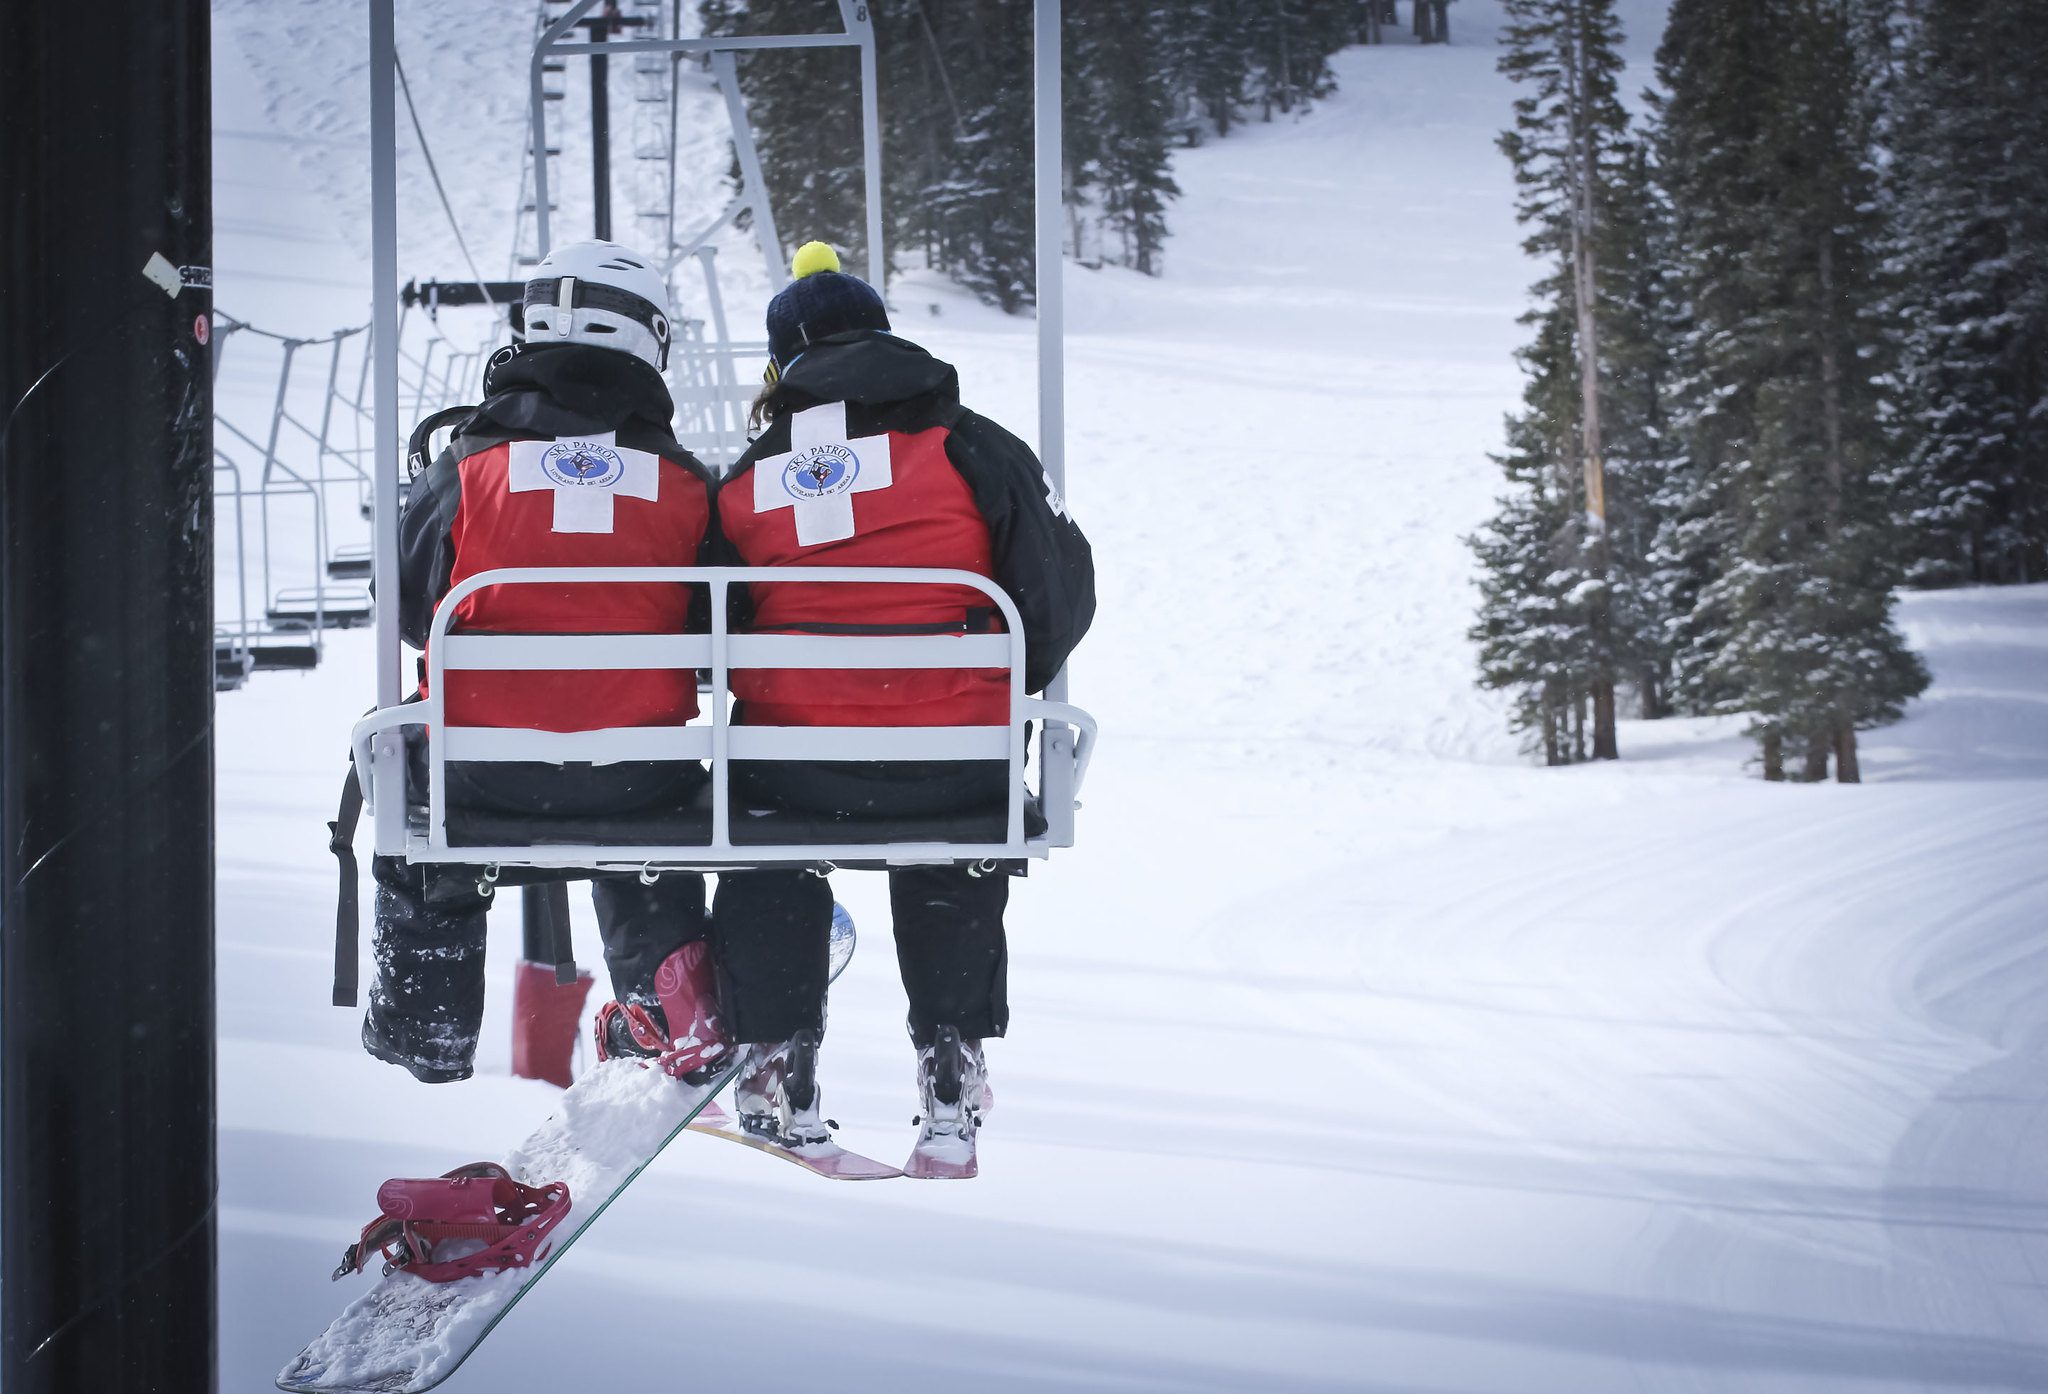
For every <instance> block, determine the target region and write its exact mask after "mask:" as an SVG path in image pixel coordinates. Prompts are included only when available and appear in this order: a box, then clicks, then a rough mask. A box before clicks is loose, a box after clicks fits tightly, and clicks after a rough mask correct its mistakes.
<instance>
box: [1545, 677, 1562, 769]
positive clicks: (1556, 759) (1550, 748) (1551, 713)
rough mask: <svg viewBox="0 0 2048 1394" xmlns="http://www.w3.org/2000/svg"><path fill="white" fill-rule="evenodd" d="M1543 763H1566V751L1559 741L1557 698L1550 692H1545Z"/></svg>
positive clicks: (1552, 764)
mask: <svg viewBox="0 0 2048 1394" xmlns="http://www.w3.org/2000/svg"><path fill="white" fill-rule="evenodd" d="M1543 763H1544V764H1546V765H1550V766H1553V767H1555V766H1557V765H1562V764H1563V763H1564V752H1563V751H1561V750H1559V749H1558V743H1557V698H1556V695H1555V694H1554V693H1550V692H1545V693H1544V694H1543Z"/></svg>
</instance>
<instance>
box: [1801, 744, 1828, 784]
mask: <svg viewBox="0 0 2048 1394" xmlns="http://www.w3.org/2000/svg"><path fill="white" fill-rule="evenodd" d="M1834 739H1835V738H1834V733H1833V732H1832V731H1816V732H1814V733H1813V735H1812V736H1811V737H1809V738H1808V739H1807V742H1806V768H1805V769H1803V770H1801V771H1800V772H1799V778H1800V781H1801V782H1802V783H1806V784H1818V783H1820V782H1821V781H1822V780H1824V779H1826V778H1827V777H1828V755H1829V753H1830V752H1831V751H1832V750H1833V749H1834Z"/></svg>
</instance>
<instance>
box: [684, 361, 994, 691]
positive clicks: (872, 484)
mask: <svg viewBox="0 0 2048 1394" xmlns="http://www.w3.org/2000/svg"><path fill="white" fill-rule="evenodd" d="M789 423H790V442H791V447H792V448H791V449H790V450H789V451H788V452H787V453H784V454H779V455H777V454H770V455H765V456H763V457H761V458H759V459H757V460H755V461H754V462H753V463H752V464H750V465H747V466H745V467H743V468H742V469H741V470H740V472H739V473H737V474H735V475H734V476H733V477H732V478H730V479H728V480H726V481H725V482H724V484H723V485H721V487H720V489H719V493H718V514H719V523H720V526H721V527H722V528H723V530H724V533H725V537H726V539H727V541H728V542H729V543H730V544H731V546H732V548H733V549H734V550H735V551H737V553H738V554H739V558H740V560H741V561H742V562H744V564H746V565H748V566H781V567H791V568H798V569H800V568H802V567H806V566H876V567H882V566H918V567H946V568H951V569H956V570H960V571H972V572H974V573H976V574H977V575H981V576H988V575H990V574H991V572H992V561H991V555H990V545H989V530H988V523H987V522H986V521H985V520H984V519H983V518H982V515H981V512H980V510H979V509H978V508H976V506H975V502H974V496H973V494H972V492H971V491H970V490H969V488H968V486H967V482H966V481H965V480H964V479H962V478H961V477H960V473H959V471H958V470H956V469H955V468H954V467H953V463H952V461H951V460H949V459H948V458H947V455H946V439H947V431H946V428H945V427H943V426H932V427H928V428H926V429H924V430H921V431H915V432H903V431H883V432H877V433H876V434H873V435H867V436H850V435H849V433H848V431H847V429H846V425H847V423H846V403H844V402H827V403H825V404H823V405H821V406H815V407H811V408H808V409H806V410H803V411H799V412H796V413H795V414H794V415H792V416H791V417H790V418H789ZM748 593H749V596H750V598H751V600H752V602H753V609H754V615H753V623H752V626H751V628H752V632H754V633H757V634H986V633H992V632H1000V631H1001V630H1002V628H1003V623H1002V616H1001V612H1000V611H998V610H997V609H996V608H995V605H994V603H993V602H992V601H991V600H990V599H989V597H987V596H985V595H983V594H981V593H980V592H979V591H974V590H970V589H968V588H966V587H964V586H908V585H901V584H889V583H880V584H875V585H863V584H858V583H853V584H837V583H834V584H824V585H820V584H811V585H804V584H802V583H800V582H799V583H790V582H779V581H778V582H752V583H749V586H748ZM732 690H733V695H734V696H735V697H737V698H738V699H739V700H740V701H741V702H743V703H745V709H744V711H743V713H742V719H743V720H745V721H746V722H747V723H748V724H750V725H756V726H1001V725H1004V724H1006V723H1007V722H1008V721H1009V719H1010V689H1009V675H1008V674H1007V673H1006V672H1005V671H1004V670H1002V669H991V668H982V669H959V668H939V669H911V670H900V669H873V670H853V669H758V668H757V669H736V670H734V672H733V674H732Z"/></svg>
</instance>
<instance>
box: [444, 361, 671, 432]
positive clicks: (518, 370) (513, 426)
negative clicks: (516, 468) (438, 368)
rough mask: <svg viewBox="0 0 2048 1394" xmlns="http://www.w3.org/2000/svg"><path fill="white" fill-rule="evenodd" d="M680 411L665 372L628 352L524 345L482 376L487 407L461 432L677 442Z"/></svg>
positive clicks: (480, 410) (479, 409) (480, 409)
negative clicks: (646, 432)
mask: <svg viewBox="0 0 2048 1394" xmlns="http://www.w3.org/2000/svg"><path fill="white" fill-rule="evenodd" d="M675 411H676V409H675V403H674V402H673V401H671V400H670V398H669V395H668V384H667V383H665V382H663V381H662V378H661V374H660V373H658V372H656V371H655V370H654V368H653V366H652V365H651V364H648V363H645V362H643V361H641V360H640V359H638V358H635V357H633V356H632V355H631V354H629V353H621V352H619V351H618V350H616V349H604V348H592V347H590V346H589V345H587V344H540V345H534V344H522V345H516V346H514V347H513V348H512V349H510V350H509V351H507V350H500V352H499V355H498V356H497V357H495V358H493V359H492V360H491V366H490V367H489V368H488V369H486V370H485V371H484V403H483V405H482V406H480V407H478V408H477V409H476V411H475V413H474V414H473V415H472V416H471V417H470V418H469V420H468V421H467V422H465V423H464V424H463V426H462V428H461V430H460V431H458V432H457V434H459V435H465V436H469V435H477V436H481V435H487V434H492V433H502V432H507V431H510V432H514V433H517V434H520V435H533V436H541V437H549V436H565V435H577V434H595V433H598V432H602V431H617V430H620V429H621V428H625V427H635V426H637V427H639V428H641V429H651V430H653V431H655V432H657V433H659V434H660V435H661V436H664V437H667V438H669V439H670V440H671V441H672V440H673V439H674V437H673V435H672V433H671V431H670V429H669V423H670V422H671V421H672V420H673V419H674V418H675ZM635 434H638V432H637V431H636V432H635Z"/></svg>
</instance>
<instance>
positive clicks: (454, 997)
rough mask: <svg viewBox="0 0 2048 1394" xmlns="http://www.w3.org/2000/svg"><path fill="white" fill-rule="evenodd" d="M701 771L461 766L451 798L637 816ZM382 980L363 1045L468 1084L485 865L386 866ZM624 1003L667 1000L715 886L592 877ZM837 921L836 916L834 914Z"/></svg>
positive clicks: (692, 784) (478, 1022) (423, 1073)
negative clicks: (675, 965)
mask: <svg viewBox="0 0 2048 1394" xmlns="http://www.w3.org/2000/svg"><path fill="white" fill-rule="evenodd" d="M703 782H704V772H703V770H702V768H701V767H699V766H695V765H597V766H566V767H558V766H552V765H539V766H529V765H518V764H512V765H499V766H496V767H493V768H489V769H487V770H486V771H484V772H483V773H481V774H472V773H470V772H469V771H466V770H464V769H463V767H461V766H453V765H451V766H450V772H449V797H450V799H451V801H456V802H462V803H469V804H475V805H476V806H479V807H488V808H493V809H497V810H500V811H504V812H526V811H530V810H533V809H535V808H537V807H540V806H541V805H542V803H543V801H544V802H545V806H546V807H548V808H549V809H551V810H556V811H560V812H561V813H563V814H564V816H575V815H578V814H596V813H628V812H633V811H636V810H638V809H644V808H651V807H655V806H660V805H666V804H672V803H675V802H683V801H687V800H688V799H689V798H691V797H693V796H694V795H695V793H696V792H697V790H698V789H699V788H700V787H701V785H702V784H703ZM370 872H371V876H372V877H373V879H374V880H375V881H376V883H377V900H376V936H375V940H374V942H373V945H372V954H373V957H374V961H375V964H376V976H375V978H374V980H373V981H372V982H371V984H370V992H369V1010H368V1011H367V1012H366V1013H365V1015H364V1017H363V1048H364V1049H365V1050H367V1051H369V1053H370V1054H371V1055H374V1056H375V1057H377V1058H378V1059H379V1060H385V1061H389V1062H390V1063H392V1064H394V1065H400V1066H403V1067H404V1068H405V1069H407V1070H409V1071H411V1072H412V1074H413V1076H414V1077H415V1078H417V1079H420V1080H423V1081H425V1082H426V1083H429V1084H439V1083H445V1082H448V1081H452V1080H459V1079H467V1078H469V1076H470V1073H471V1071H472V1068H473V1066H474V1061H475V1058H476V1047H477V1037H478V1034H479V1032H480V1030H481V1028H482V1024H483V1012H484V930H485V921H486V918H487V912H488V910H489V908H490V897H489V894H488V891H487V889H486V888H485V884H484V883H483V879H482V876H481V873H480V871H479V869H476V868H460V867H437V868H435V869H434V871H433V873H432V876H431V879H430V878H429V872H428V869H427V868H425V867H422V866H412V865H408V864H407V863H406V862H404V861H403V860H401V859H399V858H395V857H377V858H374V859H373V860H372V862H371V866H370ZM590 896H591V901H592V902H593V904H594V905H595V907H596V910H597V925H598V931H599V933H600V934H602V936H603V938H604V957H605V966H606V968H607V969H608V970H609V971H610V974H611V980H612V992H613V995H614V996H615V997H616V998H617V999H618V1000H619V1001H622V1002H636V1001H637V1002H640V1003H643V1004H652V1003H654V1002H655V1000H656V998H655V991H654V975H655V972H656V970H657V969H659V968H660V967H661V964H662V962H663V961H664V960H665V959H667V958H668V956H669V955H670V954H672V953H674V952H675V951H676V950H677V949H679V948H681V947H682V946H683V945H684V944H686V943H688V942H689V941H690V940H692V939H701V938H703V937H704V935H705V932H706V920H705V914H704V908H705V906H704V878H703V877H702V876H700V875H697V874H695V873H691V872H669V873H667V874H665V875H663V876H662V877H661V878H660V879H659V880H657V881H655V882H654V884H652V885H646V884H643V883H642V882H641V880H640V878H639V876H638V875H637V874H635V873H631V872H627V873H621V874H617V875H612V874H607V875H601V876H595V877H592V878H591V883H590ZM828 913H829V912H828Z"/></svg>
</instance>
